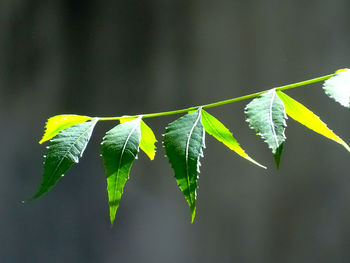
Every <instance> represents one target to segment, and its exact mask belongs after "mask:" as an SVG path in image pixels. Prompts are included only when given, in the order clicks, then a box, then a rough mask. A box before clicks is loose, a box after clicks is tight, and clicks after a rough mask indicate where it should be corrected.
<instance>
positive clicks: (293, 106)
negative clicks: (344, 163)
mask: <svg viewBox="0 0 350 263" xmlns="http://www.w3.org/2000/svg"><path fill="white" fill-rule="evenodd" d="M277 95H278V97H279V98H280V99H281V100H282V101H283V103H284V106H285V109H286V113H287V115H288V116H290V117H291V118H292V119H294V120H295V121H297V122H299V123H301V124H303V125H304V126H306V127H307V128H309V129H311V130H313V131H315V132H317V133H319V134H321V135H323V136H325V137H327V138H328V139H331V140H333V141H335V142H337V143H339V144H341V145H343V146H344V147H345V149H347V150H348V151H349V152H350V148H349V146H348V145H347V144H346V143H345V142H344V141H343V140H342V139H340V138H339V137H338V136H337V135H336V134H335V133H334V132H333V131H331V130H330V129H329V128H328V127H327V125H326V124H325V123H324V122H322V121H321V120H320V118H319V117H318V116H317V115H315V114H314V113H313V112H312V111H310V110H309V109H307V108H306V107H305V106H304V105H302V104H301V103H299V102H297V101H296V100H294V99H292V98H291V97H289V96H288V95H286V94H284V93H283V92H281V91H277Z"/></svg>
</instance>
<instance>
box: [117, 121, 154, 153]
mask: <svg viewBox="0 0 350 263" xmlns="http://www.w3.org/2000/svg"><path fill="white" fill-rule="evenodd" d="M133 119H135V118H123V119H120V123H125V122H128V121H131V120H133ZM156 142H157V139H156V137H155V136H154V133H153V131H152V129H151V128H150V127H149V126H148V125H147V124H146V123H145V122H144V121H143V120H141V142H140V148H141V150H142V151H143V152H144V153H145V154H147V156H148V157H149V158H150V159H151V160H153V159H154V156H155V154H156V145H155V143H156Z"/></svg>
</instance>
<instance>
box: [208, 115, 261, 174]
mask: <svg viewBox="0 0 350 263" xmlns="http://www.w3.org/2000/svg"><path fill="white" fill-rule="evenodd" d="M202 124H203V127H204V130H205V131H206V132H207V133H209V134H210V135H211V136H213V137H214V138H215V139H217V140H218V141H219V142H222V143H223V144H224V145H226V146H227V147H228V148H229V149H231V150H232V151H234V152H236V153H237V154H238V155H240V156H242V157H243V158H245V159H247V160H248V161H250V162H252V163H254V164H256V165H258V166H260V167H262V168H265V169H266V167H265V166H263V165H261V164H260V163H258V162H256V161H255V160H253V159H252V158H251V157H249V156H248V154H246V153H245V152H244V150H243V149H242V148H241V146H240V145H239V143H238V142H237V140H236V139H235V138H234V137H233V135H232V133H231V132H230V131H229V130H228V129H227V128H226V127H225V125H224V124H222V123H221V122H220V121H219V120H218V119H216V118H215V117H214V116H213V115H211V114H209V113H208V112H206V111H205V110H202Z"/></svg>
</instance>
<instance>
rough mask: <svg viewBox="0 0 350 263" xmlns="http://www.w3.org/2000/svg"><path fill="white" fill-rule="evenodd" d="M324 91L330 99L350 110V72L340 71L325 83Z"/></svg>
mask: <svg viewBox="0 0 350 263" xmlns="http://www.w3.org/2000/svg"><path fill="white" fill-rule="evenodd" d="M323 90H324V91H325V93H326V94H327V95H328V96H329V97H330V98H332V99H333V100H335V101H337V102H339V103H340V104H341V105H343V106H344V107H347V108H350V70H349V69H341V70H338V71H337V72H336V73H335V76H334V77H332V78H330V79H328V80H326V81H325V82H324V84H323Z"/></svg>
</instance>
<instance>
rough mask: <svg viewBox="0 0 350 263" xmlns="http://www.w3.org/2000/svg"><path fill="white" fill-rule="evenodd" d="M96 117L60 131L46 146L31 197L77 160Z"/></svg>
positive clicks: (43, 192)
mask: <svg viewBox="0 0 350 263" xmlns="http://www.w3.org/2000/svg"><path fill="white" fill-rule="evenodd" d="M97 121H98V119H92V120H91V121H88V122H84V123H80V124H76V125H74V126H71V127H69V128H66V129H64V130H62V131H60V132H59V133H58V134H57V135H56V136H55V138H53V139H51V143H50V145H49V146H47V149H48V150H47V153H46V156H45V161H44V175H43V178H42V182H41V185H40V188H39V190H38V192H37V193H36V194H35V195H34V196H33V197H32V199H35V198H38V197H40V196H42V195H43V194H45V193H47V192H48V191H49V190H50V189H51V188H52V187H53V186H55V184H56V183H57V182H58V181H59V180H60V179H61V178H62V176H63V175H64V174H65V173H66V172H67V171H68V170H69V169H70V168H71V167H72V165H73V164H74V163H78V162H79V158H80V157H81V156H82V155H83V153H84V150H85V148H86V146H87V144H88V142H89V140H90V137H91V134H92V132H93V129H94V127H95V125H96V123H97Z"/></svg>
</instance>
